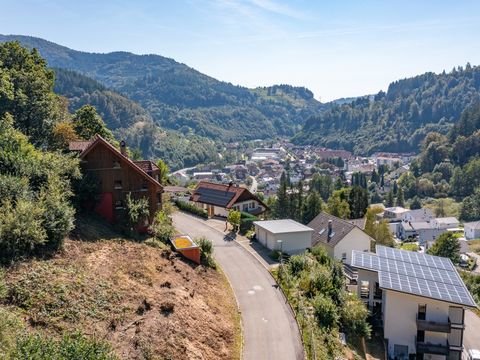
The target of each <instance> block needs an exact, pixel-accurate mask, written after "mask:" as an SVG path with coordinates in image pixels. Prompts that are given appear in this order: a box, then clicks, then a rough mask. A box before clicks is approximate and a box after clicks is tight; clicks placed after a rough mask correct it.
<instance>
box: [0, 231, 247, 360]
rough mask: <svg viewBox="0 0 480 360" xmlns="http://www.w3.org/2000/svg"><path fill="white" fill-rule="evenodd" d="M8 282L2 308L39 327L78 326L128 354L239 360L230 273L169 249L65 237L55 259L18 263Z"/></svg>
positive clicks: (58, 329)
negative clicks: (192, 261) (195, 262)
mask: <svg viewBox="0 0 480 360" xmlns="http://www.w3.org/2000/svg"><path fill="white" fill-rule="evenodd" d="M112 238H113V236H112ZM5 280H6V283H7V288H8V296H7V298H6V300H5V303H4V304H3V305H1V307H2V308H4V309H11V310H12V311H15V312H20V313H21V314H22V316H23V318H24V319H25V322H26V324H27V325H28V326H29V327H30V328H35V329H36V330H39V331H41V332H46V333H48V334H51V335H54V336H56V335H60V334H61V333H62V332H64V331H70V330H80V331H82V332H84V333H85V334H87V335H95V336H97V337H100V338H102V339H105V340H106V341H108V342H109V343H110V344H111V345H112V346H113V348H114V350H115V352H116V354H117V355H118V356H119V357H120V358H123V359H234V358H239V352H240V351H239V349H240V344H241V337H240V336H239V334H240V327H239V315H238V311H237V307H236V303H235V300H234V297H233V294H232V291H231V289H230V287H229V285H228V283H227V281H226V279H225V277H224V276H223V274H221V273H219V272H217V271H215V270H212V269H208V268H205V267H203V266H194V265H191V264H189V263H187V262H185V261H184V260H182V259H181V258H179V257H177V256H175V255H174V254H172V253H170V252H169V251H166V250H161V249H156V248H152V247H149V246H146V245H143V244H138V243H133V242H128V241H121V240H118V239H117V240H103V241H97V242H83V241H72V240H67V241H66V244H65V249H64V250H63V251H62V252H61V253H59V254H57V255H56V256H55V257H53V258H52V259H49V260H32V261H29V262H24V263H20V264H18V265H17V266H15V267H13V268H11V269H9V270H8V271H7V272H6V276H5Z"/></svg>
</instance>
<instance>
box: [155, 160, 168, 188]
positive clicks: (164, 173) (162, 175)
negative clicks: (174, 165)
mask: <svg viewBox="0 0 480 360" xmlns="http://www.w3.org/2000/svg"><path fill="white" fill-rule="evenodd" d="M157 166H158V169H159V175H158V179H159V180H160V184H162V185H166V184H167V183H168V173H169V172H170V169H169V168H168V165H167V164H166V163H165V161H163V160H162V159H158V161H157Z"/></svg>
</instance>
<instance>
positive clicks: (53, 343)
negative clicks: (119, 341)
mask: <svg viewBox="0 0 480 360" xmlns="http://www.w3.org/2000/svg"><path fill="white" fill-rule="evenodd" d="M11 358H12V359H51V360H70V359H82V360H113V359H117V357H116V356H115V355H113V352H112V349H111V348H110V346H109V345H108V344H107V343H105V342H103V341H99V340H97V339H95V338H88V337H86V336H84V335H82V334H80V333H72V334H67V335H64V336H63V337H62V339H61V340H53V339H52V338H50V337H43V336H41V335H38V334H25V335H23V336H21V337H20V338H19V339H18V340H17V344H16V349H15V350H14V352H13V354H12V356H11Z"/></svg>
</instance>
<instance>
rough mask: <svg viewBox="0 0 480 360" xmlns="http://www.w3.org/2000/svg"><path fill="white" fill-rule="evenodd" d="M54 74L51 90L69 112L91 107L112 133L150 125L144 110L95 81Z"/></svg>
mask: <svg viewBox="0 0 480 360" xmlns="http://www.w3.org/2000/svg"><path fill="white" fill-rule="evenodd" d="M54 71H55V87H54V90H55V92H56V93H57V94H60V95H62V96H65V97H66V98H67V99H68V100H69V109H70V111H71V112H75V111H76V110H77V109H79V108H80V107H82V106H83V105H87V104H89V105H93V106H94V107H95V108H96V109H97V111H98V113H99V114H100V115H101V116H102V118H103V120H104V121H105V123H106V124H107V126H108V128H109V129H111V130H117V129H119V128H127V127H130V126H132V125H134V124H136V123H139V122H152V119H151V116H150V115H149V114H148V112H147V111H146V110H145V109H144V108H143V107H141V106H140V105H138V104H137V103H135V102H134V101H132V100H130V99H128V98H126V97H125V96H122V95H120V94H118V93H116V92H114V91H111V90H108V89H107V88H106V87H105V86H103V85H102V84H100V83H99V82H98V81H96V80H93V79H91V78H89V77H87V76H84V75H81V74H79V73H77V72H75V71H71V70H65V69H61V68H55V69H54Z"/></svg>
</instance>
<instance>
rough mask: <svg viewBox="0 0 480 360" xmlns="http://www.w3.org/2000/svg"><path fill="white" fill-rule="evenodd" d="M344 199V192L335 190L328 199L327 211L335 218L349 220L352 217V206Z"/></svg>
mask: <svg viewBox="0 0 480 360" xmlns="http://www.w3.org/2000/svg"><path fill="white" fill-rule="evenodd" d="M342 197H343V196H342V190H335V191H334V192H333V194H332V196H330V199H328V204H327V211H328V213H329V214H331V215H333V216H336V217H339V218H341V219H348V218H349V217H350V206H349V205H348V202H347V200H345V199H344V198H342Z"/></svg>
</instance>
